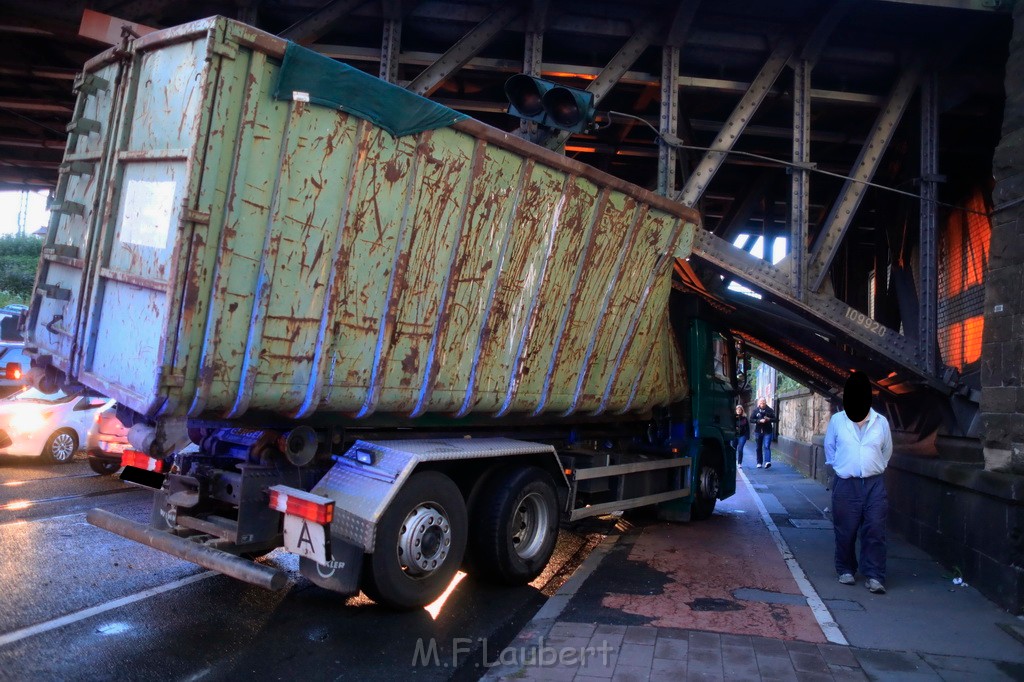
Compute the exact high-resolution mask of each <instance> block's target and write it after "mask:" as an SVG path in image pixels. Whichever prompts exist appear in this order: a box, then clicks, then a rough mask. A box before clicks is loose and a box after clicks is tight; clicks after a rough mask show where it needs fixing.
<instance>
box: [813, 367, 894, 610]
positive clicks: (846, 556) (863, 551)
mask: <svg viewBox="0 0 1024 682" xmlns="http://www.w3.org/2000/svg"><path fill="white" fill-rule="evenodd" d="M891 456H892V434H891V433H890V431H889V422H888V421H887V420H886V419H885V417H883V416H882V415H880V414H878V413H877V412H875V411H874V410H873V409H871V383H870V382H869V381H868V378H867V375H866V374H864V373H863V372H853V373H851V374H850V377H849V378H848V379H847V380H846V386H845V388H844V390H843V411H842V412H837V413H836V414H834V415H832V419H831V420H830V421H829V423H828V429H827V430H826V431H825V462H826V463H827V464H829V465H830V466H831V467H832V468H833V469H834V470H835V482H834V485H833V486H832V525H833V527H834V529H835V535H836V556H835V565H836V573H837V574H838V575H839V582H841V583H842V584H844V585H853V584H855V582H856V580H855V578H854V575H856V573H857V568H858V562H857V554H856V544H857V534H858V532H859V534H860V565H859V567H860V572H861V574H862V575H864V576H865V577H866V578H867V582H866V583H865V586H866V587H867V588H868V590H870V591H871V592H873V593H875V594H885V553H886V549H885V525H886V518H887V516H888V514H889V498H888V496H887V495H886V491H885V480H884V477H883V475H882V474H883V472H884V471H885V467H886V465H888V464H889V457H891Z"/></svg>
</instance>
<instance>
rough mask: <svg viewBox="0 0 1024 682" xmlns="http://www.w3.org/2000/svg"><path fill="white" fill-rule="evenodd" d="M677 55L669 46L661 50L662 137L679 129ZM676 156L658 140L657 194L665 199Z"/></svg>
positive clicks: (671, 189)
mask: <svg viewBox="0 0 1024 682" xmlns="http://www.w3.org/2000/svg"><path fill="white" fill-rule="evenodd" d="M679 54H680V49H679V48H678V47H675V46H672V45H666V46H665V47H663V48H662V49H661V117H660V119H659V120H658V130H659V132H661V134H662V136H665V135H671V136H673V137H676V136H677V133H676V131H677V130H678V127H679ZM670 139H671V138H670ZM678 155H679V152H678V151H677V150H676V148H675V147H674V146H673V145H670V144H668V143H666V142H665V140H664V137H663V138H662V139H659V140H658V194H661V195H663V196H666V197H667V196H672V195H673V194H675V192H676V161H677V157H678Z"/></svg>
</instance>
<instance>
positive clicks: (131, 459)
mask: <svg viewBox="0 0 1024 682" xmlns="http://www.w3.org/2000/svg"><path fill="white" fill-rule="evenodd" d="M121 466H123V467H135V468H137V469H142V470H144V471H155V472H156V473H158V474H159V473H162V472H163V470H164V461H163V460H162V459H157V458H155V457H148V456H146V455H144V454H142V453H141V452H136V451H135V450H125V451H124V452H122V453H121Z"/></svg>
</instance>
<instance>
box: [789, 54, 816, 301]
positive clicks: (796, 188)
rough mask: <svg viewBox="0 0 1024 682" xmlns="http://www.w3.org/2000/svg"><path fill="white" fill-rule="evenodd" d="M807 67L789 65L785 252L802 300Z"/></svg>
mask: <svg viewBox="0 0 1024 682" xmlns="http://www.w3.org/2000/svg"><path fill="white" fill-rule="evenodd" d="M811 69H812V64H811V62H809V61H808V60H806V59H799V60H797V61H796V63H795V64H794V65H793V163H794V164H795V166H794V167H793V170H792V177H791V183H792V185H791V193H790V200H789V204H790V215H789V223H790V230H789V255H790V258H791V259H792V270H791V271H790V281H791V282H792V289H793V296H795V297H796V298H799V299H801V300H803V299H804V280H805V279H806V268H807V261H806V258H805V253H806V252H807V206H808V204H809V203H810V184H811V179H810V176H811V174H810V171H809V170H808V165H809V164H810V162H811Z"/></svg>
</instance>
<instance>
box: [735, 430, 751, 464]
mask: <svg viewBox="0 0 1024 682" xmlns="http://www.w3.org/2000/svg"><path fill="white" fill-rule="evenodd" d="M747 438H749V436H740V437H739V438H737V439H736V463H737V464H743V448H744V447H746V445H747Z"/></svg>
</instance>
